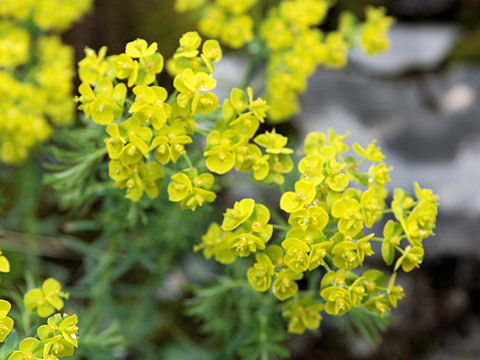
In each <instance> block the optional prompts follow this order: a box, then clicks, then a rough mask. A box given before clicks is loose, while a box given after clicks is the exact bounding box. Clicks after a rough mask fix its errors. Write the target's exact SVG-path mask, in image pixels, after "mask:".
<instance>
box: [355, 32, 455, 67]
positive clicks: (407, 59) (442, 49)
mask: <svg viewBox="0 0 480 360" xmlns="http://www.w3.org/2000/svg"><path fill="white" fill-rule="evenodd" d="M458 35H459V30H458V28H457V27H455V26H452V25H444V24H425V25H424V24H422V25H411V24H408V25H407V24H396V25H394V26H393V27H392V28H391V30H390V33H389V36H390V38H391V42H392V46H391V48H390V50H389V51H387V52H385V53H383V54H380V55H377V56H374V57H371V56H368V55H366V54H365V53H364V52H363V51H362V50H361V49H356V50H354V51H353V52H352V54H351V60H352V63H353V64H354V65H356V66H358V67H359V68H360V69H362V70H363V71H366V72H368V73H370V74H375V75H383V76H396V75H401V74H403V73H406V72H409V71H425V70H427V71H430V70H433V69H435V68H437V67H438V65H439V64H440V63H441V62H442V61H443V60H444V59H445V57H446V55H447V54H448V53H449V51H450V50H451V48H452V47H453V45H454V44H455V41H456V40H457V38H458Z"/></svg>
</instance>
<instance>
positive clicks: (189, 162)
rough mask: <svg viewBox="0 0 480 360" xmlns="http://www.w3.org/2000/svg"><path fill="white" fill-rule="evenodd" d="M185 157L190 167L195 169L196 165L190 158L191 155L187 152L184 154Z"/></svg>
mask: <svg viewBox="0 0 480 360" xmlns="http://www.w3.org/2000/svg"><path fill="white" fill-rule="evenodd" d="M183 158H184V159H185V160H186V161H187V164H188V168H189V169H195V166H193V163H192V160H190V157H189V156H188V154H187V153H186V152H185V153H184V154H183Z"/></svg>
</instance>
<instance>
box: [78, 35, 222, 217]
mask: <svg viewBox="0 0 480 360" xmlns="http://www.w3.org/2000/svg"><path fill="white" fill-rule="evenodd" d="M201 43H202V40H201V38H200V36H199V35H198V34H197V33H196V32H190V33H186V34H185V35H183V36H182V38H181V39H180V47H179V48H178V49H177V51H176V53H175V56H174V59H172V61H171V62H170V63H169V66H170V67H171V68H172V69H174V71H175V72H177V75H176V77H175V79H174V87H175V89H176V92H175V93H174V94H173V95H171V96H170V97H169V96H168V93H167V90H165V88H163V87H161V86H158V85H157V81H156V76H157V74H159V73H160V72H161V71H162V70H163V65H164V59H163V56H162V55H161V54H160V53H159V52H157V47H158V46H157V43H152V44H150V45H148V43H147V42H146V41H145V40H142V39H137V40H135V41H132V42H130V43H128V44H127V45H126V47H125V52H124V53H123V54H120V55H112V56H108V57H106V51H107V49H106V48H105V47H103V48H102V49H100V51H99V52H98V53H96V52H95V51H93V50H91V49H86V57H85V58H84V59H83V60H81V61H80V63H79V74H80V79H81V80H82V84H81V85H80V87H79V92H80V94H81V96H80V97H79V98H78V101H79V102H80V103H81V104H80V106H79V109H81V110H83V111H84V112H85V115H86V116H87V117H91V118H92V119H93V121H94V122H95V123H97V124H100V125H106V131H107V133H108V135H109V137H108V138H107V139H105V143H106V148H107V151H108V155H109V157H110V164H109V174H110V177H111V178H112V179H113V180H115V186H116V187H119V188H121V189H126V191H127V195H126V197H127V198H129V199H131V200H132V201H138V200H140V198H141V197H142V195H143V193H146V194H147V195H148V196H149V197H150V198H152V199H153V198H155V197H157V195H158V191H159V187H160V186H161V183H162V180H163V178H164V172H163V166H165V165H167V164H170V163H172V164H176V163H177V162H178V160H179V159H180V158H181V157H183V158H185V160H186V161H187V162H190V159H188V155H187V154H186V151H185V145H187V144H189V143H191V142H192V135H193V133H194V131H195V130H196V129H197V127H198V126H197V124H196V122H195V121H194V115H195V114H206V113H209V112H211V111H213V110H215V109H216V108H217V107H218V100H217V97H216V96H215V95H214V94H212V93H208V92H207V91H209V90H211V89H213V88H214V87H215V84H216V81H215V79H213V78H212V77H211V76H210V75H211V74H212V73H213V71H214V69H213V62H215V61H218V60H219V59H220V58H221V57H222V51H221V49H220V46H219V45H218V42H217V41H216V40H207V41H205V42H204V43H203V46H202V47H201V51H200V46H201ZM130 97H131V98H132V99H130ZM213 182H214V179H213V176H211V175H210V174H201V175H198V173H197V170H196V169H195V168H194V167H193V166H189V168H187V169H184V171H183V170H182V171H180V172H178V173H177V174H176V175H173V176H172V179H171V184H170V185H169V187H168V192H169V196H170V199H171V200H172V201H180V202H182V207H185V208H190V209H192V210H194V209H195V208H196V207H197V206H198V205H202V204H203V203H204V202H211V201H213V200H214V199H215V194H214V193H212V192H210V191H209V189H210V188H211V186H213Z"/></svg>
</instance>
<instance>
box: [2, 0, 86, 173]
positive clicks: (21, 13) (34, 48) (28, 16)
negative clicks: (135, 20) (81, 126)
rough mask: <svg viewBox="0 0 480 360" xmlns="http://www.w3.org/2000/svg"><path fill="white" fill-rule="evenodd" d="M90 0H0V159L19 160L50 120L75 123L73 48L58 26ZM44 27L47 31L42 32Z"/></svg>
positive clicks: (62, 27) (48, 127)
mask: <svg viewBox="0 0 480 360" xmlns="http://www.w3.org/2000/svg"><path fill="white" fill-rule="evenodd" d="M90 3H91V0H80V1H73V0H35V1H33V0H2V1H1V2H0V159H1V160H2V161H4V162H6V163H10V164H18V163H21V162H22V161H23V160H24V159H25V158H26V157H27V156H28V153H29V151H30V150H31V149H32V148H33V147H34V146H35V145H37V144H38V143H40V142H42V141H44V140H45V139H47V138H48V137H49V136H50V134H51V132H52V125H63V124H70V123H72V122H73V119H74V118H73V116H74V104H73V102H72V100H71V92H72V78H73V51H72V49H71V48H70V47H69V46H67V45H64V44H63V43H62V41H61V39H60V37H59V36H58V35H54V34H52V33H51V32H52V31H62V30H65V29H66V28H68V27H69V26H70V25H71V23H72V22H73V21H75V20H77V19H78V18H79V17H80V16H81V15H82V14H83V13H84V12H85V11H87V10H88V8H89V6H90ZM46 31H48V34H47V33H46Z"/></svg>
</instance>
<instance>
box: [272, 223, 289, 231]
mask: <svg viewBox="0 0 480 360" xmlns="http://www.w3.org/2000/svg"><path fill="white" fill-rule="evenodd" d="M272 226H273V228H274V229H277V230H282V231H290V230H291V228H290V227H289V226H286V225H277V224H272Z"/></svg>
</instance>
